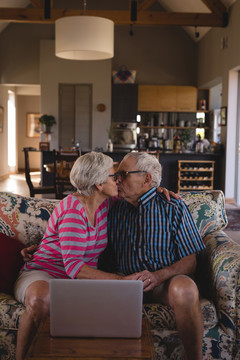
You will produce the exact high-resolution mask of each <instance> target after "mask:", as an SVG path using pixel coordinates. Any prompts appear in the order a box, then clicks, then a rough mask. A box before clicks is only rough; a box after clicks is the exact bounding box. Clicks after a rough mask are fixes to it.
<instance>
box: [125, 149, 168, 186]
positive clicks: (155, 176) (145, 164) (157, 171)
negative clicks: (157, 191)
mask: <svg viewBox="0 0 240 360" xmlns="http://www.w3.org/2000/svg"><path fill="white" fill-rule="evenodd" d="M128 158H134V159H135V161H136V166H137V169H138V170H141V171H146V172H148V173H150V174H151V175H152V182H151V186H155V187H158V186H159V185H160V183H161V180H162V166H161V164H160V163H159V161H158V159H157V158H156V157H155V156H153V155H150V154H148V153H146V152H130V153H128V154H127V155H125V156H124V160H125V159H128Z"/></svg>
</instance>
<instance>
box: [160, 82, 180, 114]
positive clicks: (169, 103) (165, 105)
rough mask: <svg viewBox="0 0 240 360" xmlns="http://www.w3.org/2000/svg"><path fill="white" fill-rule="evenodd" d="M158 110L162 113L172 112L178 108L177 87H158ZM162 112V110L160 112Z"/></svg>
mask: <svg viewBox="0 0 240 360" xmlns="http://www.w3.org/2000/svg"><path fill="white" fill-rule="evenodd" d="M157 98H158V102H157V103H158V109H161V111H172V109H176V106H177V87H176V86H158V87H157ZM158 111H160V110H158Z"/></svg>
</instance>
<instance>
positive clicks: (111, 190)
mask: <svg viewBox="0 0 240 360" xmlns="http://www.w3.org/2000/svg"><path fill="white" fill-rule="evenodd" d="M109 175H110V176H108V178H107V181H106V182H105V183H104V184H102V186H103V190H102V194H104V195H105V196H107V197H111V196H117V195H118V187H117V184H116V181H115V178H114V176H111V175H114V169H113V167H112V168H110V169H109Z"/></svg>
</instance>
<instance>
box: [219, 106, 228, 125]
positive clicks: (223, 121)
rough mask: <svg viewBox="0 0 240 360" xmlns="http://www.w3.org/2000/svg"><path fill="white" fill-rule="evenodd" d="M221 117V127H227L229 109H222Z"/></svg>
mask: <svg viewBox="0 0 240 360" xmlns="http://www.w3.org/2000/svg"><path fill="white" fill-rule="evenodd" d="M220 116H221V126H226V125H227V107H226V106H223V107H221V111H220Z"/></svg>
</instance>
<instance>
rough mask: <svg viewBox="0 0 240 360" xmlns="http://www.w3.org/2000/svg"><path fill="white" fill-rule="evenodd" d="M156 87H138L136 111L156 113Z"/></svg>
mask: <svg viewBox="0 0 240 360" xmlns="http://www.w3.org/2000/svg"><path fill="white" fill-rule="evenodd" d="M157 101H158V94H157V86H154V85H139V87H138V111H157V110H156V109H157V108H158V102H157Z"/></svg>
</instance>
